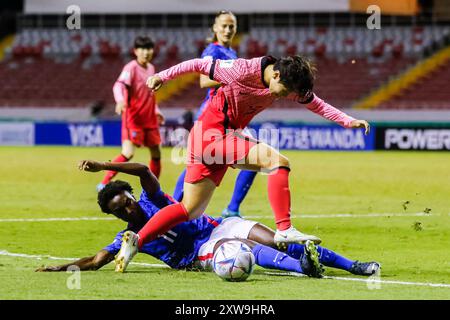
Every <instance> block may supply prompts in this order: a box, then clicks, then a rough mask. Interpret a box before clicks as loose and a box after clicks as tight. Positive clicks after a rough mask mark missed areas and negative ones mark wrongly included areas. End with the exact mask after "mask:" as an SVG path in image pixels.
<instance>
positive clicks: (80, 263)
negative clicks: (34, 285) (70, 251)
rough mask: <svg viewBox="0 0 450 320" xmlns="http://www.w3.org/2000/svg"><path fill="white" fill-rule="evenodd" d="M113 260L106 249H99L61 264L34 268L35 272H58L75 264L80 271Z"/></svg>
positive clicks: (98, 267) (94, 267)
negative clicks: (89, 254)
mask: <svg viewBox="0 0 450 320" xmlns="http://www.w3.org/2000/svg"><path fill="white" fill-rule="evenodd" d="M112 260H114V255H113V254H112V253H110V252H108V251H106V250H100V251H99V252H98V253H97V254H96V255H95V256H92V257H86V258H81V259H80V260H77V261H74V262H71V263H68V264H62V265H59V266H47V267H41V268H38V269H36V270H35V271H36V272H58V271H66V270H67V269H68V268H69V267H70V266H77V267H78V268H79V269H80V271H87V270H98V269H100V268H101V267H103V266H104V265H105V264H108V263H110V262H111V261H112Z"/></svg>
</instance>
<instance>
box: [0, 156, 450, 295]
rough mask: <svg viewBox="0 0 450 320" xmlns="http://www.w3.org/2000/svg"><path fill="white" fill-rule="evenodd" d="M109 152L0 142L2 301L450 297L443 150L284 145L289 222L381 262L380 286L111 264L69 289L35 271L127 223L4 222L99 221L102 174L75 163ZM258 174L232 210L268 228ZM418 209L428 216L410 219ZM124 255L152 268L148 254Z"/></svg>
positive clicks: (448, 183)
mask: <svg viewBox="0 0 450 320" xmlns="http://www.w3.org/2000/svg"><path fill="white" fill-rule="evenodd" d="M118 152H119V148H69V147H0V158H1V159H2V165H1V166H0V177H1V179H0V190H1V192H0V230H1V232H0V278H1V286H0V300H4V299H275V300H276V299H295V300H297V299H298V300H301V299H449V298H450V250H449V247H450V215H449V214H450V154H449V153H448V152H447V153H444V152H440V153H438V152H436V153H425V152H424V153H415V152H292V151H285V152H283V153H284V154H286V155H287V156H288V157H289V159H290V162H291V167H292V171H291V178H290V185H291V192H292V215H293V217H294V218H293V222H294V225H295V226H296V227H297V228H299V229H300V230H302V231H304V232H307V233H312V234H315V235H318V236H320V237H321V238H322V240H323V243H322V244H323V245H324V246H325V247H328V248H330V249H332V250H334V251H336V252H338V253H341V254H343V255H344V256H347V257H349V258H352V259H359V260H363V261H364V260H369V261H371V260H377V261H379V262H381V263H382V266H383V268H382V272H381V276H380V278H379V279H378V280H379V282H370V281H369V282H367V281H364V280H366V279H367V278H364V277H358V276H354V275H351V274H349V273H347V272H344V271H340V270H336V269H330V268H327V269H326V273H325V275H326V276H327V278H325V279H311V278H307V277H296V276H292V275H286V273H284V272H276V271H274V273H275V274H267V272H266V271H265V270H263V269H261V268H257V269H256V270H255V272H254V274H252V275H251V276H250V278H249V279H248V280H247V281H246V282H243V283H228V282H224V281H222V280H220V279H219V278H218V277H217V276H216V275H215V274H214V273H209V272H187V271H176V270H170V269H167V268H164V267H161V266H159V267H158V266H146V265H139V264H133V265H130V266H129V269H128V270H129V272H127V273H125V274H115V273H114V272H113V264H112V263H111V264H109V265H107V266H105V267H104V268H103V269H101V270H99V271H90V272H83V273H81V275H80V282H79V289H70V287H71V286H70V281H71V279H72V278H71V277H72V276H73V275H72V274H70V273H65V272H61V273H36V272H34V270H35V269H36V268H37V267H40V266H42V265H52V264H61V263H66V260H57V259H59V258H71V257H74V258H79V257H84V256H90V255H93V254H95V253H96V252H97V251H98V250H100V249H101V248H103V247H104V246H105V245H107V244H109V243H110V242H111V241H112V239H113V238H114V236H115V234H116V232H118V231H119V230H122V229H123V228H124V226H125V224H124V223H123V222H121V221H118V220H84V221H83V220H73V221H61V220H57V221H18V220H16V221H7V219H36V218H77V217H91V218H95V217H100V218H104V217H106V215H105V214H103V213H101V212H100V210H99V208H98V206H97V204H96V192H95V186H96V184H97V183H98V182H99V180H100V179H101V177H102V175H103V174H102V173H86V172H81V171H79V170H78V169H77V168H76V164H77V162H78V160H81V159H86V158H87V159H95V160H102V161H104V160H108V159H112V158H113V157H114V156H115V155H116V154H117V153H118ZM170 154H171V149H164V150H163V168H162V177H161V185H162V187H163V190H165V191H166V192H168V193H171V192H172V191H173V188H174V185H175V181H176V178H177V177H178V174H179V173H180V172H181V170H182V167H181V166H180V165H174V164H172V163H171V162H170V160H169V159H170ZM134 161H138V162H143V163H146V162H147V161H148V152H147V151H146V150H138V151H137V153H136V156H135V158H134ZM236 174H237V172H236V170H232V169H230V170H229V172H228V173H227V175H226V177H225V179H224V181H223V183H222V185H221V187H220V188H218V189H217V191H216V193H215V195H214V198H213V200H212V202H211V204H210V206H209V208H208V210H207V212H208V213H209V214H210V215H213V216H216V215H218V214H220V212H221V211H222V209H223V208H224V206H226V204H227V203H228V200H229V198H230V196H231V193H232V190H233V186H234V179H235V177H236ZM118 178H120V179H125V180H127V181H129V182H131V184H132V185H133V187H134V188H135V193H136V194H137V195H139V193H140V187H139V182H138V179H136V178H134V177H130V176H126V175H119V176H118ZM266 179H267V177H265V176H262V175H260V176H258V177H257V178H256V180H255V183H254V185H253V187H252V189H251V190H250V192H249V195H248V197H247V199H246V201H245V202H244V204H243V206H242V212H243V213H244V215H245V216H247V218H249V219H255V220H258V221H260V222H262V223H264V224H266V225H268V226H270V227H274V220H273V217H272V213H271V210H270V205H269V202H268V199H267V191H266V188H267V182H266ZM421 212H429V213H428V214H422V215H418V214H420V213H421ZM338 214H351V215H352V216H351V217H342V216H336V215H338ZM333 215H334V216H333ZM302 216H304V217H302ZM252 217H253V218H252ZM14 254H20V256H18V255H14ZM47 255H48V256H52V257H55V258H57V259H56V260H53V259H50V258H48V257H45V256H47ZM134 261H135V262H144V263H147V264H162V263H161V262H159V261H157V260H156V259H153V258H151V257H149V256H146V255H138V256H137V257H136V259H135V260H134ZM354 279H356V281H353V280H354ZM68 283H69V286H68ZM72 288H73V287H72ZM281 289H282V290H281Z"/></svg>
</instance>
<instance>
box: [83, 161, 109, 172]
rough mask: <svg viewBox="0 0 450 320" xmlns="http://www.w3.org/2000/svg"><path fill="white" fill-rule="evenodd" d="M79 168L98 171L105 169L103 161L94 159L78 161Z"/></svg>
mask: <svg viewBox="0 0 450 320" xmlns="http://www.w3.org/2000/svg"><path fill="white" fill-rule="evenodd" d="M78 169H80V170H84V171H89V172H98V171H101V170H103V163H101V162H97V161H92V160H81V161H80V162H79V163H78Z"/></svg>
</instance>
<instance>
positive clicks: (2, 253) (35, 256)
mask: <svg viewBox="0 0 450 320" xmlns="http://www.w3.org/2000/svg"><path fill="white" fill-rule="evenodd" d="M0 256H9V257H18V258H27V259H36V260H43V259H49V260H67V261H75V260H78V259H79V258H63V257H53V256H50V255H40V254H25V253H12V252H9V251H7V250H0ZM130 264H135V265H138V266H144V267H153V268H154V267H162V268H170V267H169V266H168V265H165V264H154V263H143V262H131V263H130Z"/></svg>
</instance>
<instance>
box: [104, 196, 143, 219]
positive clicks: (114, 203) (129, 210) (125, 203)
mask: <svg viewBox="0 0 450 320" xmlns="http://www.w3.org/2000/svg"><path fill="white" fill-rule="evenodd" d="M108 207H109V209H110V210H111V212H112V214H113V215H114V216H116V217H117V218H119V219H121V220H123V221H126V222H132V223H133V222H134V223H136V222H138V220H139V213H140V210H139V204H138V203H137V201H136V199H135V198H134V197H133V195H132V194H130V193H129V192H128V191H124V192H121V193H119V194H118V195H116V196H115V197H114V198H112V199H111V200H110V201H109V203H108Z"/></svg>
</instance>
